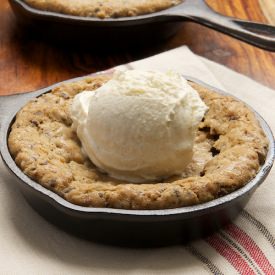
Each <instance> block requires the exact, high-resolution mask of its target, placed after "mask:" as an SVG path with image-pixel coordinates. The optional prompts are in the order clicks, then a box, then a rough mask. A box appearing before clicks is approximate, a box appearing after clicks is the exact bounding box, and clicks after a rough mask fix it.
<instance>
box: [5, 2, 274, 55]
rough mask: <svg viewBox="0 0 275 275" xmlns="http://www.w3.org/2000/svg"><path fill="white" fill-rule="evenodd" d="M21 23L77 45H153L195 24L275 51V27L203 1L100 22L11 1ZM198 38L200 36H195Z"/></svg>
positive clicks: (42, 33) (91, 18) (184, 3)
mask: <svg viewBox="0 0 275 275" xmlns="http://www.w3.org/2000/svg"><path fill="white" fill-rule="evenodd" d="M9 1H10V4H11V6H12V8H13V10H14V12H15V14H16V15H17V17H18V19H19V20H20V21H21V22H23V23H27V24H28V25H32V26H34V27H35V28H37V29H38V30H39V32H38V33H40V34H41V35H42V36H44V37H45V36H50V37H52V38H53V39H56V40H67V39H68V38H71V39H70V40H71V41H73V42H75V43H85V42H86V43H88V42H92V43H93V44H98V43H100V42H103V41H104V42H106V41H108V42H110V44H109V45H105V46H108V47H110V48H111V47H113V46H114V45H115V44H118V43H120V44H129V42H132V44H135V43H140V42H142V41H143V42H145V43H147V42H150V41H154V40H155V39H157V38H160V37H162V38H165V37H168V36H170V35H172V34H173V33H175V32H176V31H177V29H178V27H179V24H180V22H182V21H192V22H196V23H199V24H201V25H204V26H207V27H209V28H212V29H215V30H218V31H220V32H223V33H225V34H228V35H230V36H232V37H235V38H237V39H240V40H243V41H245V42H247V43H250V44H252V45H255V46H257V47H260V48H263V49H266V50H270V51H275V27H273V26H271V25H266V24H261V23H254V22H250V21H244V20H239V19H236V18H231V17H227V16H223V15H221V14H219V13H216V12H215V11H213V10H212V9H211V8H210V7H209V6H208V5H207V4H206V3H205V1H203V0H185V1H183V3H182V4H179V5H177V6H175V7H172V8H169V9H166V10H163V11H160V12H155V13H151V14H147V15H140V16H134V17H123V18H108V19H99V18H95V17H81V16H72V15H67V14H61V13H56V12H48V11H42V10H38V9H35V8H32V7H30V6H28V5H27V4H26V3H25V2H24V1H23V0H9ZM194 35H196V34H195V33H194Z"/></svg>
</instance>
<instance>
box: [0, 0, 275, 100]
mask: <svg viewBox="0 0 275 275" xmlns="http://www.w3.org/2000/svg"><path fill="white" fill-rule="evenodd" d="M207 2H208V3H209V5H210V6H211V7H213V8H214V9H215V10H216V11H219V12H221V13H222V14H226V15H229V16H235V17H239V18H242V19H249V20H254V21H258V22H268V21H267V19H266V17H265V16H264V14H263V12H262V10H261V7H260V4H259V2H258V0H223V1H217V0H208V1H207ZM262 4H263V1H262ZM274 12H275V11H274ZM184 44H186V45H188V46H189V47H190V48H191V50H192V51H194V52H195V53H197V54H199V55H202V56H204V57H206V58H209V59H211V60H213V61H216V62H218V63H220V64H224V65H226V66H228V67H230V68H232V69H234V70H236V71H238V72H240V73H243V74H245V75H247V76H249V77H251V78H253V79H255V80H257V81H259V82H261V83H263V84H265V85H267V86H269V87H272V88H275V53H271V52H267V51H264V50H261V49H257V48H255V47H253V46H250V45H247V44H245V43H243V42H239V41H237V40H236V39H233V38H230V37H228V36H226V35H223V34H220V33H218V32H216V31H213V30H210V29H207V28H205V27H202V26H199V25H196V24H193V23H184V24H183V25H182V27H181V29H180V30H179V32H178V33H177V34H176V35H175V36H174V37H173V38H171V39H169V40H167V41H164V42H161V43H158V44H157V45H154V46H149V47H146V48H136V49H134V48H133V49H132V48H131V49H127V50H120V51H110V52H108V51H103V52H98V51H96V50H91V49H87V48H86V49H85V48H81V47H79V48H76V47H74V48H72V47H58V46H56V45H54V44H52V43H50V42H45V41H44V42H43V41H41V40H39V39H38V38H36V37H34V36H29V35H26V34H25V33H24V32H23V31H22V30H21V26H20V25H19V24H17V22H16V20H15V16H14V14H13V12H12V11H11V8H10V6H9V4H8V1H7V0H1V1H0V95H7V94H13V93H18V92H27V91H33V90H36V89H38V88H42V87H45V86H48V85H51V84H53V83H55V82H58V81H62V80H65V79H69V78H73V77H77V76H82V75H86V74H89V73H93V72H97V71H100V70H104V69H107V68H110V67H113V66H116V65H119V64H123V63H126V62H130V61H133V60H137V59H141V58H145V57H148V56H150V55H153V54H157V53H160V52H162V51H165V50H169V49H172V48H175V47H178V46H181V45H184Z"/></svg>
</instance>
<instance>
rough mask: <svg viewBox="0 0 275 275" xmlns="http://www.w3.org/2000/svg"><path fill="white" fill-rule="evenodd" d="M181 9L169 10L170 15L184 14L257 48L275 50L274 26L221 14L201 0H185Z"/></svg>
mask: <svg viewBox="0 0 275 275" xmlns="http://www.w3.org/2000/svg"><path fill="white" fill-rule="evenodd" d="M185 1H186V2H185V3H184V5H183V9H182V10H181V9H178V10H174V12H173V11H171V13H172V14H171V15H174V16H178V17H180V16H184V18H185V19H186V18H187V19H189V20H190V21H193V22H196V23H199V24H201V25H204V26H207V27H210V28H212V29H215V30H217V31H220V32H222V33H225V34H228V35H230V36H232V37H235V38H238V39H240V40H243V41H245V42H247V43H249V44H251V45H254V46H257V47H259V48H262V49H265V50H269V51H275V27H274V26H271V25H267V24H261V23H255V22H251V21H245V20H240V19H236V18H233V17H228V16H223V15H221V14H219V13H217V12H215V11H213V10H212V9H211V8H210V7H209V6H208V5H207V4H206V3H205V2H204V1H202V0H185Z"/></svg>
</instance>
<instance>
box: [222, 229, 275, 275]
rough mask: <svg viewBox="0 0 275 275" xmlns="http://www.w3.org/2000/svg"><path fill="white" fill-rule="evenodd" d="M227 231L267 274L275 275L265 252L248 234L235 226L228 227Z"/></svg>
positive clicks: (274, 270)
mask: <svg viewBox="0 0 275 275" xmlns="http://www.w3.org/2000/svg"><path fill="white" fill-rule="evenodd" d="M225 231H226V232H227V234H229V235H230V236H231V237H233V238H234V239H235V240H236V241H237V242H238V243H239V244H241V245H242V246H243V248H245V250H246V251H247V252H248V253H249V254H250V256H251V257H252V259H253V260H254V261H255V262H256V263H257V265H258V266H259V267H260V268H261V269H262V271H263V272H264V273H265V274H275V269H274V267H273V266H272V265H271V264H270V262H269V261H268V259H267V258H266V257H265V255H264V253H263V251H262V250H261V249H260V248H259V246H258V245H257V244H256V243H255V241H254V240H253V239H252V238H251V237H250V236H249V235H247V233H246V232H244V231H243V230H242V229H241V228H239V227H238V226H236V225H235V224H230V225H228V226H227V227H226V230H225Z"/></svg>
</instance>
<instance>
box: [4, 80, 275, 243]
mask: <svg viewBox="0 0 275 275" xmlns="http://www.w3.org/2000/svg"><path fill="white" fill-rule="evenodd" d="M186 78H187V79H189V80H191V81H193V82H196V83H198V84H200V85H201V86H205V87H206V88H209V89H212V90H214V91H216V92H217V93H222V94H226V93H225V92H223V91H221V90H218V89H216V88H213V87H211V86H209V85H207V84H205V83H203V82H201V81H199V80H196V79H194V78H190V77H186ZM79 79H81V78H77V79H72V80H69V81H65V82H72V81H76V80H79ZM60 84H61V83H58V84H55V85H53V86H50V87H47V88H44V89H41V90H38V91H35V92H31V93H27V94H18V95H13V96H2V97H0V154H1V156H2V159H3V161H4V163H5V165H6V167H7V169H8V171H9V172H10V177H8V178H6V179H5V180H6V182H7V184H10V183H11V182H12V183H13V184H16V185H17V187H18V188H19V189H20V190H21V191H22V193H23V195H24V196H25V198H26V199H27V201H28V202H29V204H30V205H31V206H32V207H33V208H34V209H35V210H36V211H37V212H38V213H40V214H41V215H42V216H43V217H45V218H46V219H48V220H49V221H50V222H52V223H54V224H55V225H57V226H59V227H61V228H62V229H63V230H65V231H68V232H70V233H73V234H76V235H77V236H80V237H82V238H85V239H89V240H93V241H100V242H103V243H108V244H116V245H123V246H151V245H166V244H171V243H179V242H186V241H189V240H191V239H194V238H198V237H202V236H205V235H207V234H209V233H210V232H213V231H214V230H217V229H219V228H221V227H222V226H223V225H225V224H227V223H228V222H230V221H232V219H234V218H235V217H236V216H237V215H238V213H239V212H240V211H241V210H242V209H243V208H244V206H245V205H246V203H247V202H248V200H249V199H250V197H251V195H252V194H253V192H254V191H255V190H256V188H257V187H258V186H259V185H260V184H261V183H262V182H263V181H264V180H265V178H266V176H267V175H268V173H269V171H270V169H271V167H272V165H273V161H274V158H275V141H274V138H273V135H272V132H271V130H270V128H269V126H268V125H267V123H266V122H265V121H264V119H263V118H262V117H261V116H260V115H259V114H257V113H256V112H255V111H254V112H255V115H256V117H257V118H258V120H259V122H260V124H261V126H262V128H263V130H264V132H265V134H266V136H267V138H268V140H269V151H268V154H267V158H266V161H265V163H264V165H263V166H262V167H261V169H260V171H259V172H258V174H257V176H256V177H255V178H254V179H253V180H251V181H250V182H249V183H247V185H245V186H244V187H242V188H240V189H238V190H237V191H235V192H233V193H231V194H228V195H226V196H223V197H221V198H218V199H216V200H213V201H210V202H207V203H204V204H199V205H194V206H189V207H181V208H175V209H166V210H124V209H112V208H93V207H81V206H77V205H74V204H72V203H69V202H67V201H66V200H64V199H63V198H61V197H60V196H58V195H57V194H55V193H53V192H52V191H50V190H48V189H46V188H44V187H42V186H41V185H40V184H38V183H36V182H34V181H33V180H31V179H30V178H28V177H27V176H26V175H25V174H24V173H23V172H22V171H21V170H20V169H19V168H18V167H17V165H16V164H15V162H14V160H13V158H12V157H11V155H10V153H9V149H8V146H7V138H8V135H9V131H10V127H11V125H12V124H13V122H14V119H15V115H16V114H17V112H18V111H19V110H20V109H21V108H22V107H23V106H24V105H25V104H26V103H27V102H28V101H29V100H31V99H33V98H35V97H38V96H40V95H42V94H44V93H47V92H49V91H51V90H52V89H53V88H54V87H56V86H58V85H60ZM14 203H16V202H14ZM19 209H20V207H19ZM18 214H19V215H20V213H18ZM29 222H31V221H29Z"/></svg>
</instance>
